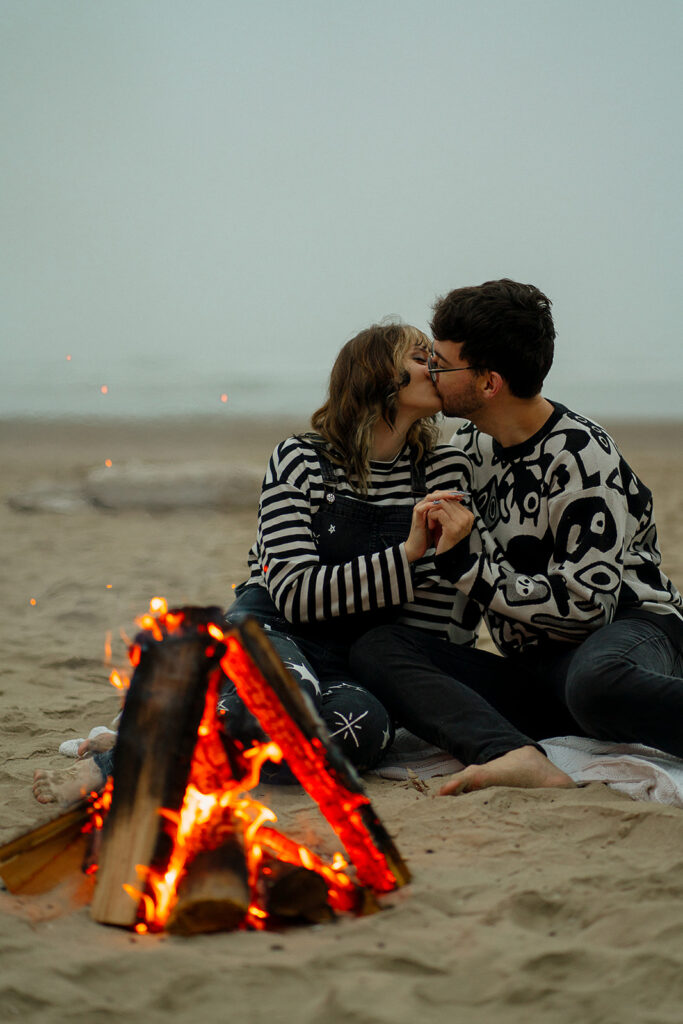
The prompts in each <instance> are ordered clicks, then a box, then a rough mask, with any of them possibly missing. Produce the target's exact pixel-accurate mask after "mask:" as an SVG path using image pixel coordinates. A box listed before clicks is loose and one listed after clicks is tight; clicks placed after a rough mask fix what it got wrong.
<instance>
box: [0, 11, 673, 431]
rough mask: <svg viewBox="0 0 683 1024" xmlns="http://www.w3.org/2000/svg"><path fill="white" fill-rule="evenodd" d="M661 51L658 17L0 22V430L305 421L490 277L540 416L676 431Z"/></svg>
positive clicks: (355, 15) (35, 18) (321, 15)
mask: <svg viewBox="0 0 683 1024" xmlns="http://www.w3.org/2000/svg"><path fill="white" fill-rule="evenodd" d="M682 43H683V4H682V3H681V2H680V0H647V2H646V0H642V2H633V0H617V2H613V0H590V2H585V0H516V2H512V0H476V2H473V0H467V2H463V0H415V2H412V0H395V2H390V0H363V2H356V0H317V2H304V0H288V2H286V3H283V2H282V0H277V2H272V0H251V2H250V3H248V4H247V3H245V2H240V3H237V2H233V0H109V2H106V0H100V2H96V3H93V2H92V0H0V127H1V129H2V130H1V132H0V160H1V167H2V172H1V180H2V187H1V188H0V218H1V220H0V225H1V230H2V240H3V244H2V247H1V251H0V325H1V335H0V345H1V346H2V363H3V366H4V371H3V373H2V374H0V417H1V416H2V415H30V416H36V415H87V414H92V413H98V414H102V415H116V414H120V415H144V414H148V415H162V414H168V413H184V412H187V413H189V412H207V413H211V412H219V411H221V409H223V410H224V411H225V413H226V415H229V414H230V413H231V412H232V413H240V414H243V413H244V412H253V413H255V414H260V415H263V414H267V413H269V412H273V413H278V412H283V411H294V412H297V411H300V410H302V409H304V410H306V411H308V410H312V409H313V408H315V407H316V406H317V405H318V404H319V402H320V401H321V400H322V398H323V394H324V388H325V382H326V377H327V375H328V373H329V370H330V367H331V365H332V362H333V360H334V357H335V355H336V353H337V351H338V350H339V348H340V347H341V345H342V344H343V343H344V342H345V341H346V340H348V339H349V338H350V337H352V336H353V335H354V334H356V333H357V332H358V331H359V330H361V329H363V328H364V327H366V326H367V325H368V324H370V323H372V322H376V321H378V320H381V319H382V318H384V317H385V316H399V317H401V318H402V319H404V320H405V321H407V322H410V323H414V324H416V325H417V326H418V327H420V328H421V329H423V330H428V323H429V318H430V311H431V306H432V304H433V302H434V300H435V298H436V297H437V296H439V295H442V294H444V293H445V292H447V291H449V290H450V289H451V288H454V287H459V286H462V285H470V284H479V283H481V282H482V281H485V280H489V279H492V278H499V277H511V278H514V279H516V280H519V281H524V282H531V283H533V284H536V285H537V286H538V287H540V288H541V289H542V290H543V291H544V292H545V293H546V294H547V295H548V296H549V297H550V298H551V300H552V302H553V310H554V315H555V322H556V327H557V334H558V337H557V343H556V344H557V347H556V359H555V365H554V367H553V369H552V371H551V374H550V377H549V379H548V382H547V386H546V389H545V393H546V394H547V395H548V396H549V397H552V398H556V399H558V400H559V401H563V402H566V403H567V404H570V405H572V406H573V407H575V408H577V409H578V410H579V411H582V412H586V413H587V414H589V415H595V416H598V417H599V416H600V415H603V416H608V417H614V416H621V417H622V418H628V417H630V416H651V417H656V416H680V415H682V410H681V403H680V400H679V397H678V395H679V392H680V390H681V385H682V384H683V346H681V344H680V340H679V339H680V333H681V331H680V325H681V324H682V323H683V288H681V285H680V282H681V279H682V276H683V275H682V271H683V265H682V264H683V249H682V244H681V239H682V238H683V224H682V223H681V221H682V216H681V198H680V194H681V181H682V180H683V175H682V173H681V172H682V169H683V168H682V165H683V133H682V132H681V117H680V106H681V94H682V77H683V72H682V70H681V68H682V66H683V62H682V61H681V59H680V55H681V52H682V47H681V44H682ZM67 356H70V357H71V358H70V359H67ZM103 385H105V386H107V387H108V393H107V394H106V395H104V394H102V392H101V390H100V389H101V387H102V386H103ZM221 396H223V401H222V402H221Z"/></svg>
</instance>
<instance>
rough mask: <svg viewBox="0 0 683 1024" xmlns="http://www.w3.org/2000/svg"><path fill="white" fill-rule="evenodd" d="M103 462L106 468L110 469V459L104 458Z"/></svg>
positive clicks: (111, 464)
mask: <svg viewBox="0 0 683 1024" xmlns="http://www.w3.org/2000/svg"><path fill="white" fill-rule="evenodd" d="M104 464H105V466H106V467H107V469H111V467H112V466H113V462H112V461H111V459H105V460H104Z"/></svg>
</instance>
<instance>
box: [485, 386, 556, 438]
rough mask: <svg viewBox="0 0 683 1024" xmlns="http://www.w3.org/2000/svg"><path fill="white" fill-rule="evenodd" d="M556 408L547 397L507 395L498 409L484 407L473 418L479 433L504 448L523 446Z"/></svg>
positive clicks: (496, 407) (498, 405) (497, 406)
mask: <svg viewBox="0 0 683 1024" xmlns="http://www.w3.org/2000/svg"><path fill="white" fill-rule="evenodd" d="M553 411H554V406H553V405H552V403H551V402H549V401H548V399H547V398H543V396H542V395H536V396H535V397H534V398H515V396H514V395H507V396H505V399H504V400H503V401H501V402H499V403H497V404H496V406H495V408H494V409H490V408H488V409H487V408H484V409H482V410H480V411H479V412H478V414H477V415H476V417H474V416H473V417H472V422H473V423H474V425H475V427H476V428H477V430H481V432H482V433H483V434H490V435H491V436H492V437H493V438H495V440H496V441H497V442H498V443H499V444H500V445H502V446H503V448H511V447H512V446H513V445H516V444H522V443H523V442H524V441H528V440H529V438H530V437H533V436H534V434H536V433H538V431H539V430H540V429H541V427H542V426H543V425H544V424H545V423H547V422H548V419H549V418H550V416H551V414H552V412H553Z"/></svg>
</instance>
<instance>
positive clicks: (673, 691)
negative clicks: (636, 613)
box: [566, 618, 683, 757]
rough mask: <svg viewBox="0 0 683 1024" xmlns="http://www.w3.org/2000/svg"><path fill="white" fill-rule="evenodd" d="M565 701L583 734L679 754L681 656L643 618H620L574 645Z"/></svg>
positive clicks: (682, 743)
mask: <svg viewBox="0 0 683 1024" xmlns="http://www.w3.org/2000/svg"><path fill="white" fill-rule="evenodd" d="M566 699H567V704H568V707H569V709H570V711H571V712H572V714H573V715H574V716H575V717H576V718H577V720H578V721H580V722H581V725H582V726H583V728H584V730H585V731H586V733H587V734H588V735H590V736H594V737H595V738H596V739H602V740H609V741H613V742H617V743H645V744H646V745H648V746H651V747H656V748H657V749H658V750H663V751H666V753H669V754H674V755H676V756H677V757H683V724H682V723H683V655H682V654H681V651H680V650H679V649H678V648H677V646H676V645H675V644H674V643H673V641H672V640H671V639H670V637H669V636H668V635H667V633H666V632H665V631H664V630H663V629H661V628H660V627H659V626H658V625H657V624H656V623H654V622H652V621H651V620H649V619H647V620H645V619H636V618H634V619H620V620H618V621H616V622H612V623H611V624H610V625H609V626H605V627H603V629H600V630H598V631H597V632H596V633H594V634H593V635H592V636H591V637H589V638H588V640H585V641H584V642H583V643H582V644H581V645H580V647H578V648H577V649H576V652H575V654H574V657H573V659H572V663H571V666H570V669H569V673H568V676H567V694H566Z"/></svg>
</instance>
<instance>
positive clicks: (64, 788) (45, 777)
mask: <svg viewBox="0 0 683 1024" xmlns="http://www.w3.org/2000/svg"><path fill="white" fill-rule="evenodd" d="M103 785H104V779H103V778H102V773H101V772H100V770H99V768H98V767H97V765H96V763H95V762H94V761H93V760H92V758H87V759H86V760H84V761H79V762H78V763H77V764H76V765H75V766H74V767H73V768H70V769H68V770H67V771H65V772H47V771H41V770H37V771H36V772H34V774H33V795H34V797H35V798H36V800H37V801H38V803H39V804H60V805H61V806H62V807H68V806H69V805H70V804H73V803H77V802H78V801H79V800H81V799H83V797H85V796H87V795H88V793H91V792H92V791H93V790H100V789H102V786H103Z"/></svg>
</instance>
